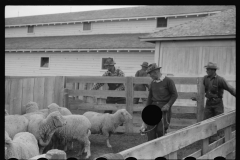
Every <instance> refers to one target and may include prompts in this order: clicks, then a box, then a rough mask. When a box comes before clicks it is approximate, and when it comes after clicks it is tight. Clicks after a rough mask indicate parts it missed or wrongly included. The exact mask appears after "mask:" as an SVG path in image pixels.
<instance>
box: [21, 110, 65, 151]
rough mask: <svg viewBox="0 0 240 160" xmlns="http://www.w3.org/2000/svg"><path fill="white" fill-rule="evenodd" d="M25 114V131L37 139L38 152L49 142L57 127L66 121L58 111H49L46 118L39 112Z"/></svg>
mask: <svg viewBox="0 0 240 160" xmlns="http://www.w3.org/2000/svg"><path fill="white" fill-rule="evenodd" d="M25 116H26V117H28V119H29V123H28V128H27V131H28V132H30V133H32V134H33V135H34V136H35V137H36V139H37V140H38V143H39V152H40V154H42V152H43V149H44V148H45V146H47V145H48V143H49V142H50V140H51V138H52V136H53V134H54V132H55V131H56V130H57V128H59V127H62V126H64V125H66V123H67V122H66V120H65V119H64V118H63V117H62V115H61V113H60V112H59V111H55V112H52V113H50V114H49V115H48V116H47V117H46V118H45V115H44V114H41V113H40V112H37V114H36V113H32V114H31V113H30V114H26V115H25Z"/></svg>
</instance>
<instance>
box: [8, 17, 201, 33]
mask: <svg viewBox="0 0 240 160" xmlns="http://www.w3.org/2000/svg"><path fill="white" fill-rule="evenodd" d="M197 18H199V17H180V18H169V19H168V27H172V26H174V25H178V24H181V23H185V22H187V21H190V20H194V19H197ZM159 29H161V28H156V19H153V18H152V19H147V20H146V19H139V20H129V21H128V20H124V21H113V22H111V21H106V22H92V30H91V31H83V25H82V23H80V24H69V25H49V26H35V27H34V33H27V27H20V28H19V27H16V28H5V37H36V36H62V35H91V34H117V33H149V32H154V31H156V30H159ZM163 29H165V28H163Z"/></svg>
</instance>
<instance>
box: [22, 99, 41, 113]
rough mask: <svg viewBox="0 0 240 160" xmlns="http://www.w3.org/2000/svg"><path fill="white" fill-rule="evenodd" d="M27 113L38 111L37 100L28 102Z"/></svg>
mask: <svg viewBox="0 0 240 160" xmlns="http://www.w3.org/2000/svg"><path fill="white" fill-rule="evenodd" d="M25 107H26V113H31V112H36V111H38V110H39V108H38V104H37V103H36V102H31V101H30V102H28V103H27V104H26V106H25Z"/></svg>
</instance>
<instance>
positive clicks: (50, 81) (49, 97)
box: [43, 77, 55, 108]
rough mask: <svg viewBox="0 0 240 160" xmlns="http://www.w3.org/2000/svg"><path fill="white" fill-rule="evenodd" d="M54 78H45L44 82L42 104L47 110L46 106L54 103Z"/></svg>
mask: <svg viewBox="0 0 240 160" xmlns="http://www.w3.org/2000/svg"><path fill="white" fill-rule="evenodd" d="M54 83H55V77H48V78H45V82H44V103H43V108H47V106H48V105H50V104H51V103H53V101H54V85H55V84H54Z"/></svg>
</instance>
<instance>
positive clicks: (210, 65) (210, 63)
mask: <svg viewBox="0 0 240 160" xmlns="http://www.w3.org/2000/svg"><path fill="white" fill-rule="evenodd" d="M204 67H205V68H210V69H219V68H218V67H217V63H213V62H208V64H207V65H206V66H204Z"/></svg>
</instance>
